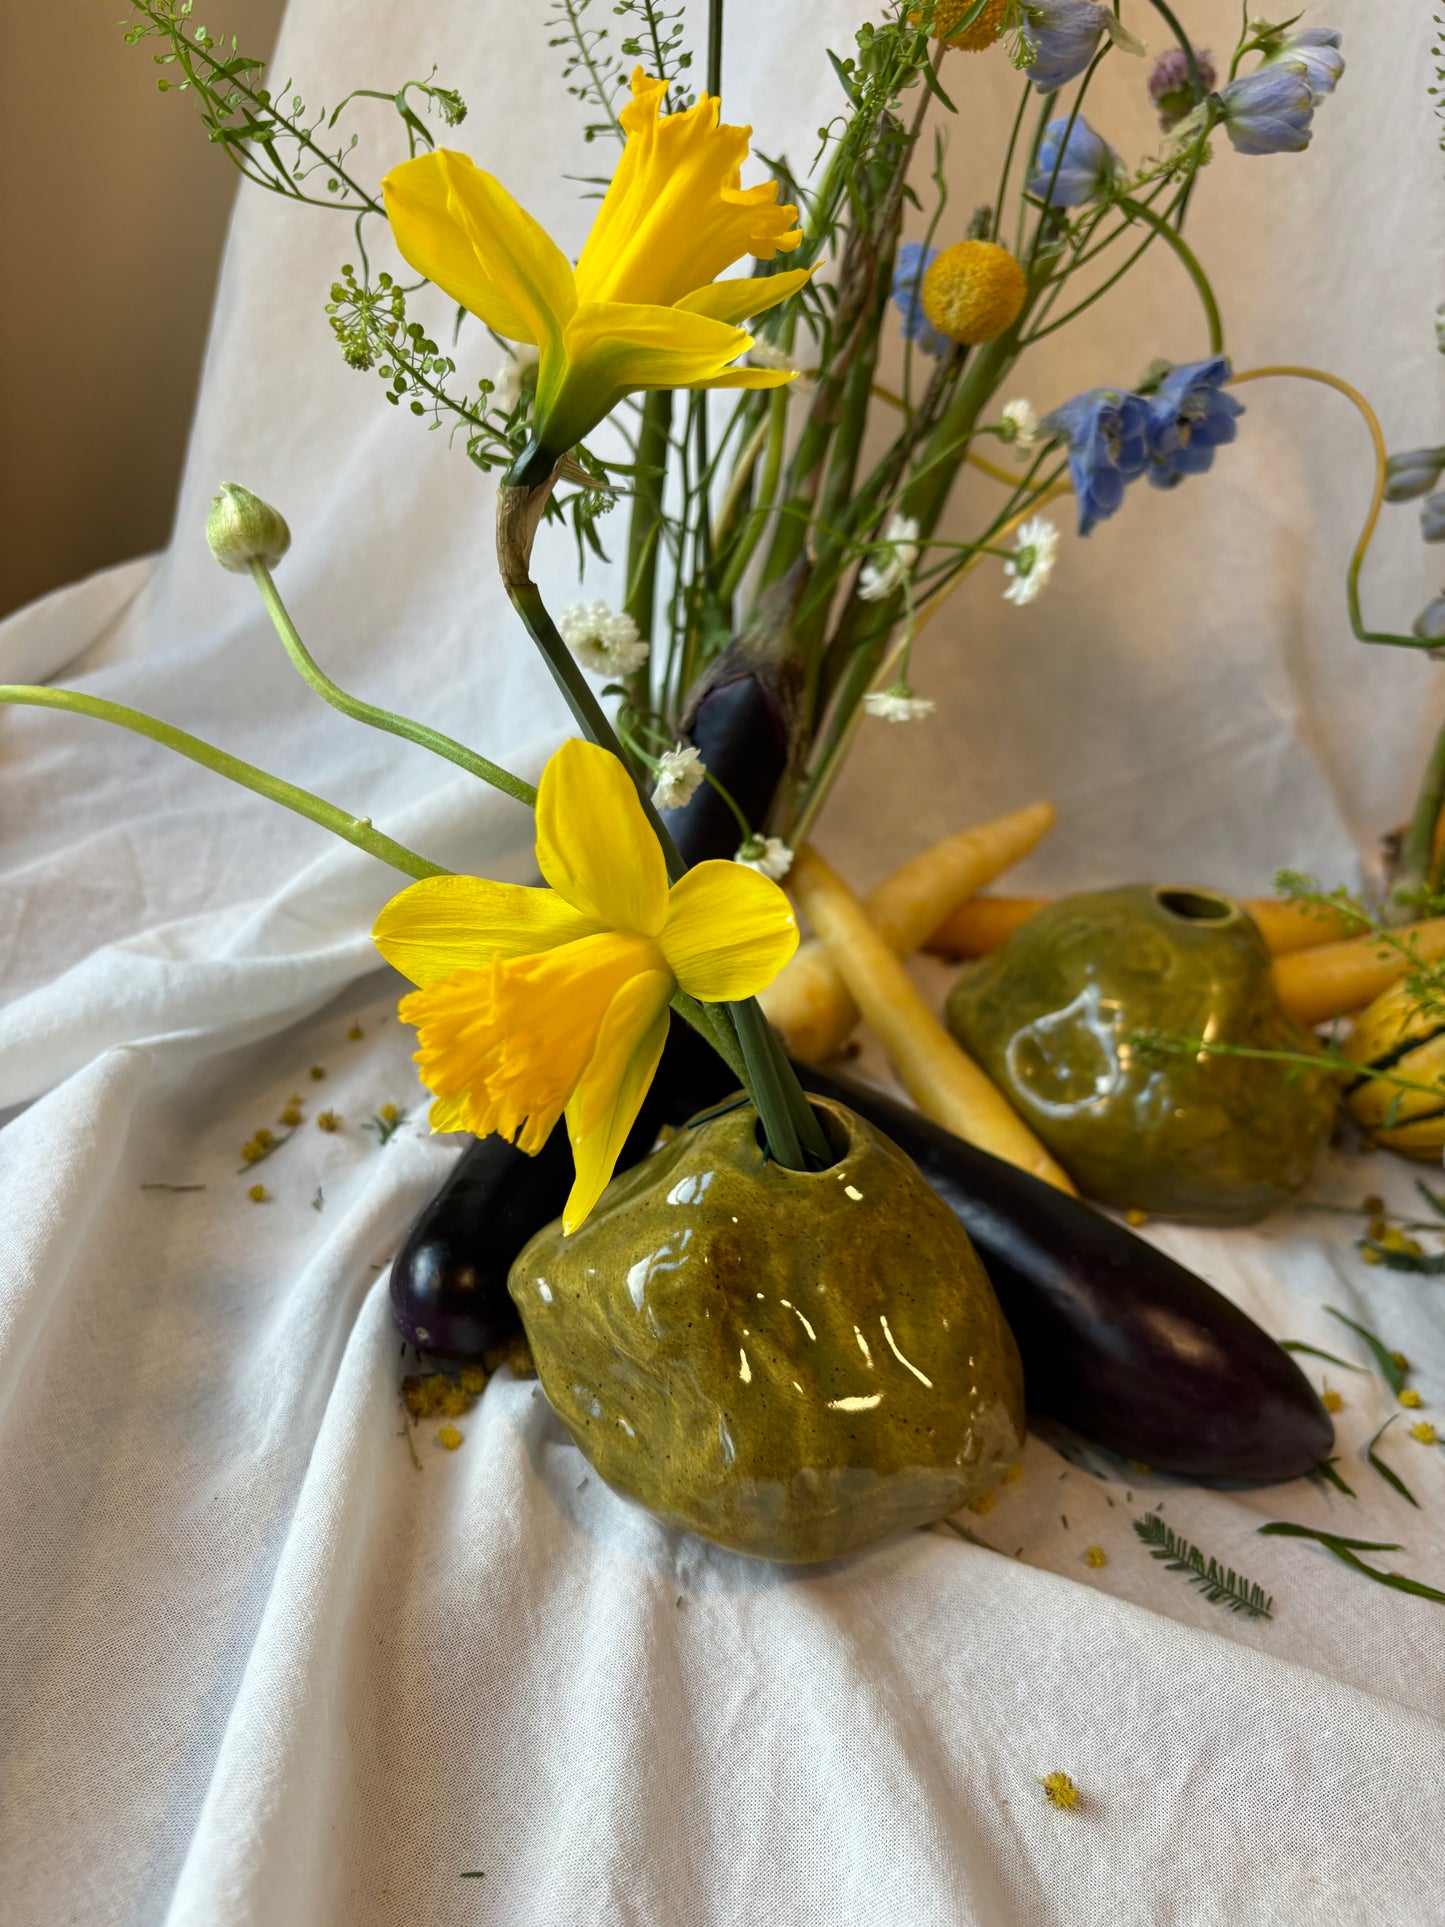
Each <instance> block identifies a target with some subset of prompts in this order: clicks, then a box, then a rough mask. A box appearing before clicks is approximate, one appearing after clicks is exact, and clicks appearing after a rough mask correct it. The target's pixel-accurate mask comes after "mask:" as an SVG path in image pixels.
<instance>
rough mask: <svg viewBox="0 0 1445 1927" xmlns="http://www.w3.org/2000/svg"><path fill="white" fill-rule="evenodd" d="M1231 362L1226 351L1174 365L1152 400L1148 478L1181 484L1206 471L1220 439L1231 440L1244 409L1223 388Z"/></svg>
mask: <svg viewBox="0 0 1445 1927" xmlns="http://www.w3.org/2000/svg"><path fill="white" fill-rule="evenodd" d="M1228 379H1229V363H1228V361H1227V360H1226V359H1225V357H1224V356H1223V355H1213V356H1211V357H1210V359H1209V360H1208V361H1190V362H1186V363H1184V365H1183V366H1182V367H1179V368H1172V369H1171V370H1170V371H1169V373H1168V374H1167V375H1166V376H1165V377H1164V379H1163V381H1162V382H1160V384H1159V387H1158V388H1157V389H1156V390H1155V392H1154V394H1153V395H1152V396H1151V397H1150V400H1149V480H1150V481H1151V482H1152V483H1153V485H1154V487H1155V488H1176V487H1177V486H1178V485H1179V483H1180V482H1182V481H1183V480H1184V478H1185V476H1186V475H1202V474H1204V472H1205V470H1206V469H1207V468H1209V466H1210V465H1211V463H1212V462H1213V460H1214V451H1215V449H1216V448H1218V447H1219V446H1220V445H1221V443H1224V442H1232V441H1233V440H1234V437H1235V434H1236V432H1237V431H1236V429H1235V426H1234V424H1235V422H1236V420H1237V419H1238V418H1239V416H1241V415H1242V414H1243V413H1244V409H1243V408H1242V407H1241V406H1240V404H1239V403H1238V402H1237V401H1236V400H1235V399H1234V397H1233V395H1226V394H1225V393H1224V386H1223V385H1224V383H1225V382H1226V381H1228Z"/></svg>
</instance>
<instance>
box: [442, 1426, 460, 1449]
mask: <svg viewBox="0 0 1445 1927" xmlns="http://www.w3.org/2000/svg"><path fill="white" fill-rule="evenodd" d="M462 1437H463V1434H462V1433H461V1432H459V1431H458V1430H457V1428H456V1426H455V1425H444V1426H442V1428H441V1430H440V1431H439V1432H438V1433H437V1444H438V1445H440V1446H441V1447H443V1449H444V1450H446V1451H448V1452H455V1451H456V1449H457V1447H458V1446H459V1445H460V1444H461V1442H462Z"/></svg>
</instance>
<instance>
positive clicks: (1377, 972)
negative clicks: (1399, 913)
mask: <svg viewBox="0 0 1445 1927" xmlns="http://www.w3.org/2000/svg"><path fill="white" fill-rule="evenodd" d="M1391 934H1392V936H1393V937H1395V938H1398V939H1400V940H1401V941H1404V942H1407V943H1408V942H1410V941H1411V940H1412V939H1413V941H1414V943H1415V944H1416V946H1417V948H1418V951H1419V954H1420V956H1421V957H1423V958H1425V959H1427V960H1433V959H1434V958H1436V957H1441V956H1445V917H1434V918H1432V919H1431V920H1430V921H1429V922H1428V923H1411V924H1406V925H1404V926H1403V927H1402V928H1401V929H1399V930H1396V931H1393V932H1392V933H1391ZM1409 967H1410V966H1409V959H1408V957H1405V956H1402V955H1401V953H1400V952H1399V951H1398V950H1396V949H1394V948H1392V947H1391V946H1389V945H1387V944H1385V943H1383V942H1382V941H1381V939H1380V938H1379V937H1376V936H1368V937H1354V938H1352V939H1351V940H1350V941H1349V942H1348V943H1327V944H1323V945H1321V946H1320V947H1319V948H1318V949H1314V950H1299V951H1295V952H1293V953H1291V954H1290V955H1289V956H1285V957H1276V958H1275V960H1274V965H1273V971H1274V987H1275V992H1276V994H1277V995H1278V997H1279V1001H1280V1002H1281V1004H1283V1006H1284V1008H1285V1009H1286V1010H1287V1011H1288V1012H1289V1014H1290V1016H1291V1017H1296V1018H1298V1019H1299V1021H1300V1023H1302V1024H1322V1023H1324V1022H1325V1021H1326V1019H1328V1018H1330V1017H1343V1016H1344V1015H1345V1014H1346V1013H1347V1012H1349V1011H1352V1010H1363V1008H1364V1007H1365V1005H1366V1004H1368V1003H1373V1002H1374V1000H1375V998H1376V997H1378V996H1379V994H1380V992H1381V991H1382V990H1387V989H1388V988H1389V986H1390V985H1391V984H1393V983H1398V982H1399V980H1400V978H1401V977H1403V976H1404V974H1405V972H1406V971H1407V970H1408V969H1409Z"/></svg>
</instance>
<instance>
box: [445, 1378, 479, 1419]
mask: <svg viewBox="0 0 1445 1927" xmlns="http://www.w3.org/2000/svg"><path fill="white" fill-rule="evenodd" d="M441 1404H442V1410H443V1411H444V1412H445V1413H446V1415H447V1417H448V1418H462V1417H463V1416H464V1415H465V1414H466V1413H468V1412H470V1411H471V1409H472V1395H471V1393H470V1392H466V1391H463V1389H462V1387H461V1386H460V1385H448V1387H447V1388H446V1390H445V1391H444V1392H443V1393H442V1400H441Z"/></svg>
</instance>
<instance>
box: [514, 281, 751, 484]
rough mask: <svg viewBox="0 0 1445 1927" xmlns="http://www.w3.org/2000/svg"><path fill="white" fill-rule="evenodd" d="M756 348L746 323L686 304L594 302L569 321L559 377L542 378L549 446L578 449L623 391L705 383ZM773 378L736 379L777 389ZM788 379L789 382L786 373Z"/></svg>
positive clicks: (542, 427) (540, 427)
mask: <svg viewBox="0 0 1445 1927" xmlns="http://www.w3.org/2000/svg"><path fill="white" fill-rule="evenodd" d="M751 346H752V337H751V335H749V334H748V332H747V330H746V329H745V328H733V327H729V326H728V325H727V324H726V323H724V322H721V321H714V320H713V319H712V318H711V316H709V315H702V314H692V313H689V312H688V311H687V310H686V309H684V308H662V307H646V306H639V305H637V304H635V303H631V302H601V303H596V302H594V303H589V304H588V305H587V306H585V307H581V308H579V309H578V310H577V312H576V314H575V315H574V316H573V317H572V320H571V321H570V322H569V323H568V325H567V332H566V336H565V343H564V354H565V361H563V362H559V363H557V364H556V371H557V378H555V379H553V378H551V377H552V371H550V370H545V369H544V372H543V375H542V377H541V378H539V380H538V383H537V413H536V418H535V419H536V431H537V435H538V437H539V439H540V440H541V441H542V442H543V443H544V444H545V446H547V447H548V448H571V447H573V446H574V445H575V444H576V443H577V442H579V441H581V440H582V438H583V437H584V436H585V435H587V434H589V433H590V432H591V430H592V429H593V428H595V427H596V425H597V423H598V422H599V421H601V420H602V418H603V416H604V415H607V414H609V413H610V412H611V411H612V409H613V408H615V407H616V406H617V404H618V402H619V401H621V399H622V397H623V396H624V395H629V394H632V393H633V392H635V391H636V390H638V389H643V388H704V387H707V386H708V385H709V384H710V383H712V382H713V381H714V380H715V378H716V377H717V376H719V375H721V374H723V373H724V372H725V371H726V370H727V368H728V366H729V364H730V363H732V362H734V361H736V360H737V358H738V356H739V355H741V354H743V353H745V351H746V350H747V349H749V348H750V347H751ZM758 372H767V373H768V374H769V375H770V377H771V378H770V380H769V381H767V382H766V383H754V382H752V381H748V382H746V383H741V384H730V385H733V386H745V387H773V386H775V385H776V382H777V379H778V377H777V376H775V375H772V371H771V370H768V371H758ZM782 379H784V380H786V379H788V377H787V376H786V375H785V376H783V377H782Z"/></svg>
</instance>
